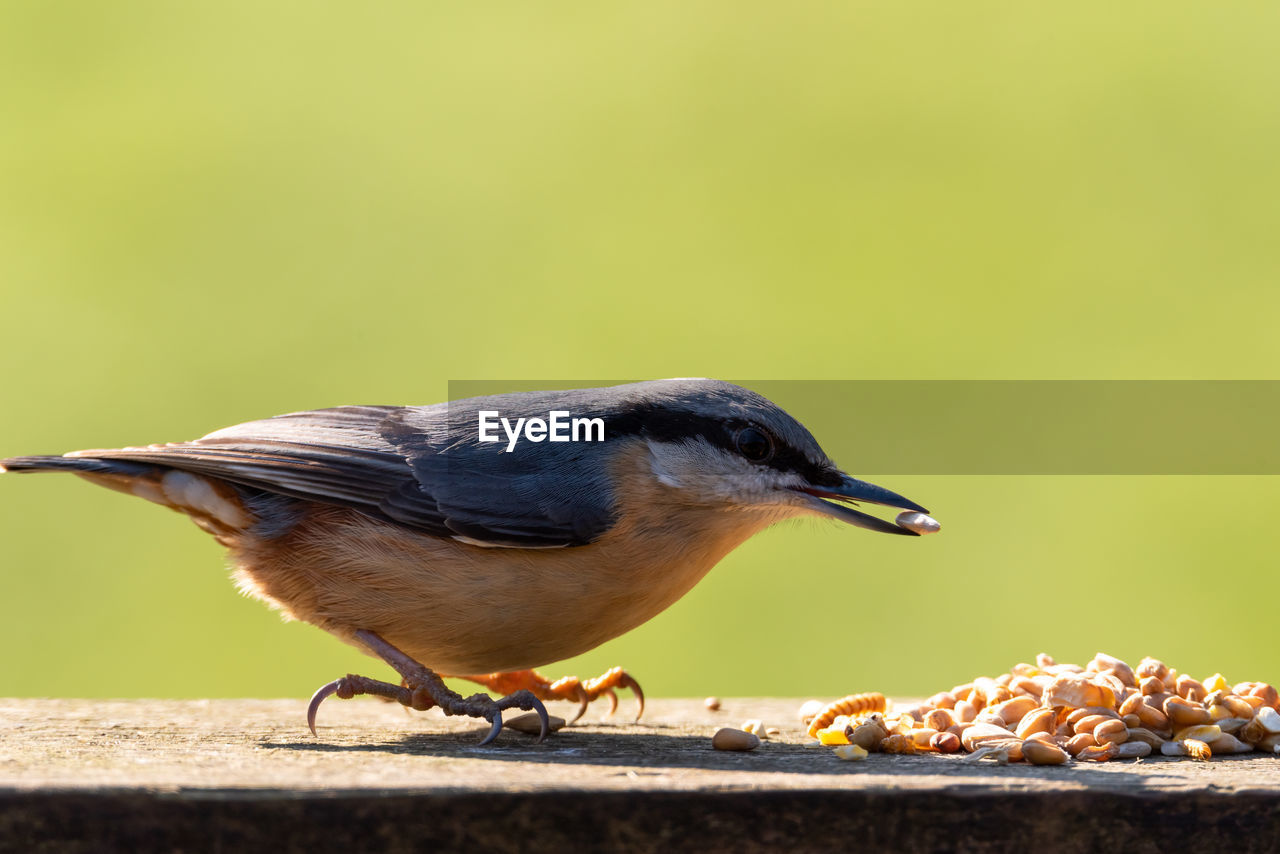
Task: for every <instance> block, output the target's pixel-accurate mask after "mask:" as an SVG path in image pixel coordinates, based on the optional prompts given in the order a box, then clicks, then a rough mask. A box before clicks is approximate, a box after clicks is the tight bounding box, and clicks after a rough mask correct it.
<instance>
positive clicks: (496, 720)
mask: <svg viewBox="0 0 1280 854" xmlns="http://www.w3.org/2000/svg"><path fill="white" fill-rule="evenodd" d="M500 732H502V710H501V709H497V710H495V711H494V713H493V729H491V730H489V734H488V735H486V736H485V737H484V738H482V739H480V743H479V744H477V745H476V747H484V746H485V745H486V744H488V743H489V742H491V741H493V740H494V739H495V738H497V737H498V733H500Z"/></svg>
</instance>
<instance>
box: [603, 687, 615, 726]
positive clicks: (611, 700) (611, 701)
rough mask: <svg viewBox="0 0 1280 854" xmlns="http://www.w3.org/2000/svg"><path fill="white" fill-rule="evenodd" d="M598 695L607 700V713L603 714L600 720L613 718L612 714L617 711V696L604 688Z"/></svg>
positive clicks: (610, 689)
mask: <svg viewBox="0 0 1280 854" xmlns="http://www.w3.org/2000/svg"><path fill="white" fill-rule="evenodd" d="M600 693H602V694H604V695H605V696H606V697H608V698H609V711H607V712H605V713H604V715H603V716H602V717H601V718H600V719H601V720H605V721H607V720H608V719H609V718H611V717H613V713H614V712H616V711H618V695H617V694H615V693H614V692H613V689H612V688H605V689H604V690H603V691H601V692H600Z"/></svg>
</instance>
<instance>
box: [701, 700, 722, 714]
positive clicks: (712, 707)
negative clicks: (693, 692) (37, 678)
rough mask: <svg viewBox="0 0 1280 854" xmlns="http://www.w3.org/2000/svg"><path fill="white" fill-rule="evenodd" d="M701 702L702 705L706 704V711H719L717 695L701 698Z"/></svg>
mask: <svg viewBox="0 0 1280 854" xmlns="http://www.w3.org/2000/svg"><path fill="white" fill-rule="evenodd" d="M702 704H703V705H704V706H706V707H707V711H709V712H718V711H720V698H719V697H708V698H707V699H705V700H703V701H702Z"/></svg>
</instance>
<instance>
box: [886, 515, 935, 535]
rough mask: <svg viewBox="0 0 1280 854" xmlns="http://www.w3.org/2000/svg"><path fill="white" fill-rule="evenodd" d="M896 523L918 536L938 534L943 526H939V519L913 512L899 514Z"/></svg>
mask: <svg viewBox="0 0 1280 854" xmlns="http://www.w3.org/2000/svg"><path fill="white" fill-rule="evenodd" d="M894 521H895V522H897V523H898V527H899V528H906V529H907V530H908V531H914V532H915V533H917V534H936V533H938V532H939V531H941V530H942V526H941V525H939V524H938V520H937V519H934V518H933V517H932V516H926V515H925V514H923V513H917V512H915V511H913V510H904V511H903V512H901V513H899V514H898V518H897V519H895V520H894Z"/></svg>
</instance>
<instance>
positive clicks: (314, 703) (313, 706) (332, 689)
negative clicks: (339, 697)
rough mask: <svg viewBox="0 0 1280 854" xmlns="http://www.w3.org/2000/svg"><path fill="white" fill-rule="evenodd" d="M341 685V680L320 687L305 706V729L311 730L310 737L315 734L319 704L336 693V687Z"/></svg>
mask: <svg viewBox="0 0 1280 854" xmlns="http://www.w3.org/2000/svg"><path fill="white" fill-rule="evenodd" d="M341 683H342V680H341V679H335V680H333V681H332V682H330V683H329V684H328V685H322V686H321V687H320V690H319V691H317V692H315V693H314V694H312V695H311V702H310V703H308V704H307V728H308V729H310V730H311V734H312V735H315V734H316V712H318V711H319V710H320V704H321V703H323V702H324V701H325V698H327V697H332V696H333V695H334V694H336V693H338V686H339V685H340V684H341Z"/></svg>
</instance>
